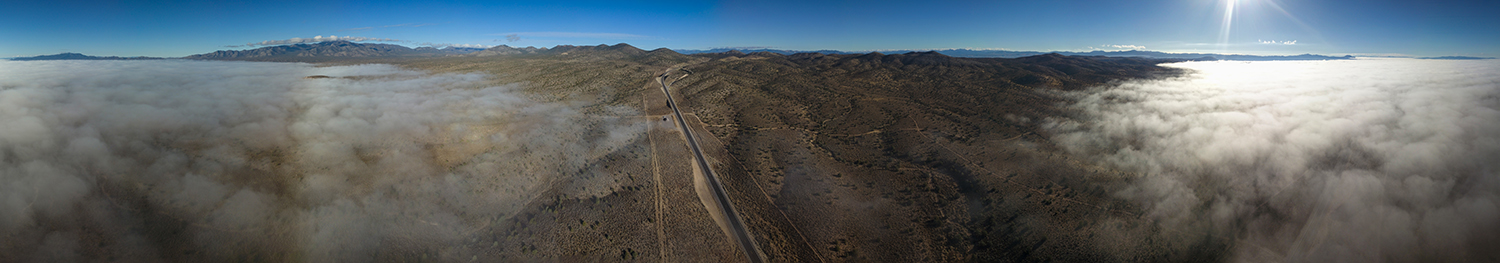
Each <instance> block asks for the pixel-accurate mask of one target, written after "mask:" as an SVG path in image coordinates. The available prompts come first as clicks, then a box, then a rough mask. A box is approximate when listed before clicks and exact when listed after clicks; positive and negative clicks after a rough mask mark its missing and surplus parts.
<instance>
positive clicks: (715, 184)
mask: <svg viewBox="0 0 1500 263" xmlns="http://www.w3.org/2000/svg"><path fill="white" fill-rule="evenodd" d="M682 71H683V72H685V73H687V74H684V75H682V77H678V78H677V79H676V80H672V83H677V80H681V79H682V78H686V77H687V76H688V75H690V74H692V71H688V70H686V69H683V70H682ZM671 72H672V71H671V70H667V72H665V73H662V74H661V75H660V76H657V77H656V82H657V83H660V84H661V91H662V92H663V93H666V94H667V106H668V107H670V108H672V114H673V115H675V116H677V127H678V128H679V129H682V135H683V136H685V137H687V142H688V147H689V148H692V150H693V160H694V161H695V162H696V163H697V164H698V168H699V169H701V170H702V171H703V176H704V177H706V178H705V179H706V180H707V181H708V185H709V186H710V189H711V190H713V196H714V199H715V200H714V202H716V203H718V204H719V207H721V208H723V209H721V210H719V211H717V212H720V213H723V214H724V215H723V217H724V218H725V220H727V221H729V222H728V224H729V228H730V229H729V231H728V232H730V235H732V236H731V237H730V239H733V240H734V242H735V243H737V244H738V245H739V246H740V250H741V251H744V252H745V256H746V257H748V259H749V260H750V262H755V263H761V262H766V258H765V257H766V256H765V254H763V253H761V251H760V247H759V246H756V245H755V238H753V237H751V236H750V230H749V229H747V228H745V221H744V220H742V219H740V214H739V212H737V211H736V210H735V209H734V205H733V204H731V203H730V202H729V195H728V194H726V193H725V192H724V186H723V185H722V184H720V183H719V176H718V175H717V174H715V173H714V170H713V167H710V166H709V165H708V159H707V158H704V157H703V150H702V149H699V148H698V139H697V137H695V136H693V131H692V129H691V128H688V126H687V121H685V119H683V118H682V111H681V110H679V109H678V108H677V101H675V100H673V99H672V91H671V89H670V88H667V86H668V85H670V84H668V83H667V82H666V81H665V79H666V78H667V76H668V75H669V74H671ZM713 210H714V209H712V208H711V207H710V208H709V212H716V211H713Z"/></svg>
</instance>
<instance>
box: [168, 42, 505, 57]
mask: <svg viewBox="0 0 1500 263" xmlns="http://www.w3.org/2000/svg"><path fill="white" fill-rule="evenodd" d="M481 50H484V49H481V48H464V47H446V48H442V49H438V48H432V47H419V48H415V49H413V48H408V47H405V46H401V45H392V44H378V43H355V42H349V41H327V42H318V43H312V44H295V45H284V46H271V47H263V48H257V49H250V50H220V51H215V52H213V53H205V54H197V55H192V56H186V57H183V58H186V59H206V60H257V61H308V60H310V59H317V58H379V57H441V56H450V55H463V54H469V53H474V52H478V51H481Z"/></svg>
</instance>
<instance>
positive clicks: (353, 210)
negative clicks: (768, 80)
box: [0, 60, 644, 262]
mask: <svg viewBox="0 0 1500 263" xmlns="http://www.w3.org/2000/svg"><path fill="white" fill-rule="evenodd" d="M311 75H326V76H334V78H304V77H305V76H311ZM489 81H490V80H489V79H488V77H487V76H485V75H478V74H439V75H429V74H426V73H421V72H413V71H406V70H401V69H397V68H395V67H392V66H385V65H361V66H340V67H313V66H311V65H307V64H291V63H248V62H206V61H182V60H164V61H42V62H8V61H0V123H4V124H5V125H0V182H5V184H0V211H4V212H3V213H0V261H13V262H59V261H72V260H79V259H95V260H102V259H104V258H118V259H122V260H126V261H161V260H174V259H175V260H186V261H196V260H192V259H201V260H208V261H224V260H230V259H233V260H240V259H245V258H258V259H262V260H268V261H283V260H289V259H295V260H308V261H329V260H330V259H339V260H350V261H370V260H373V259H374V257H376V256H378V255H382V254H381V253H385V254H384V255H387V257H389V255H392V254H391V253H397V254H399V253H407V252H412V251H443V253H444V254H443V255H444V256H448V257H449V258H469V257H470V255H473V254H477V253H479V252H478V249H479V248H478V247H469V246H461V245H459V244H460V243H464V242H471V240H470V238H471V237H473V236H474V233H477V232H480V231H483V230H486V229H488V228H489V227H492V226H494V225H495V224H496V222H501V221H503V220H504V219H506V218H509V216H511V215H514V214H515V213H516V211H518V209H520V208H521V206H522V205H524V204H526V203H527V202H528V201H529V200H530V199H531V198H533V197H534V196H536V195H537V191H538V190H539V189H544V187H543V186H544V185H546V184H547V183H548V182H552V181H556V180H561V178H569V179H568V180H572V181H588V180H589V179H586V178H592V177H580V176H578V175H580V174H588V173H591V172H590V171H591V170H590V168H589V167H588V165H589V163H588V160H595V159H599V158H600V156H602V155H604V154H606V153H608V152H610V151H613V149H620V148H622V145H626V144H630V143H633V142H634V141H636V140H640V139H641V137H640V135H641V133H640V132H641V131H643V130H644V126H640V125H638V124H636V123H635V122H629V121H622V120H619V119H616V118H600V117H599V116H589V115H584V114H581V113H579V110H578V109H579V106H577V105H574V104H571V103H566V102H537V101H533V100H530V99H527V96H528V95H526V93H522V92H520V91H518V90H517V89H518V88H519V86H518V85H491V84H486V83H489ZM593 111H598V110H593ZM603 113H605V114H610V115H638V113H635V112H633V110H631V109H629V108H605V109H604V110H603ZM586 134H587V135H588V136H585V135H586ZM598 180H602V181H598V182H589V184H594V185H599V186H600V187H593V188H598V189H587V190H591V191H600V190H601V189H608V185H609V184H611V182H610V181H608V180H607V179H606V178H604V177H599V178H598ZM575 183H577V182H575ZM586 194H587V193H576V194H575V195H586ZM464 244H468V243H464ZM486 244H488V243H486Z"/></svg>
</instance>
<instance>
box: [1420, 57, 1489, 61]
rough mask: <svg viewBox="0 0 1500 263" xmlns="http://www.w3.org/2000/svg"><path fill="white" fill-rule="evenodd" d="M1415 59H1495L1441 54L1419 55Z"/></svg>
mask: <svg viewBox="0 0 1500 263" xmlns="http://www.w3.org/2000/svg"><path fill="white" fill-rule="evenodd" d="M1417 59H1449V60H1474V59H1495V58H1489V57H1469V56H1442V57H1420V58H1417Z"/></svg>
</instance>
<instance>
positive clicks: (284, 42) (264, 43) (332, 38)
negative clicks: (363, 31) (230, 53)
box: [228, 36, 410, 47]
mask: <svg viewBox="0 0 1500 263" xmlns="http://www.w3.org/2000/svg"><path fill="white" fill-rule="evenodd" d="M323 41H355V42H399V43H407V42H410V41H406V40H398V39H389V38H373V37H356V36H342V37H340V36H327V37H324V36H316V37H312V38H300V37H294V38H290V39H283V40H266V41H261V42H255V43H246V44H244V45H237V46H228V47H255V46H277V45H289V44H303V43H317V42H323Z"/></svg>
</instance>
